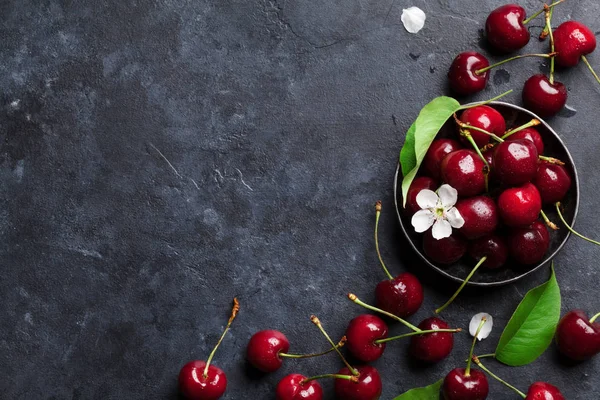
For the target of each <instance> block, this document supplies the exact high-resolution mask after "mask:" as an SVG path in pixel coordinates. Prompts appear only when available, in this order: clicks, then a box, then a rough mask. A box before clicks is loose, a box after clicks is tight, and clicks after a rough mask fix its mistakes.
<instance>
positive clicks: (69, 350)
mask: <svg viewBox="0 0 600 400" xmlns="http://www.w3.org/2000/svg"><path fill="white" fill-rule="evenodd" d="M89 317H90V313H89V311H86V312H85V313H84V314H83V319H82V320H81V321H77V325H78V326H79V327H80V328H79V331H78V332H77V336H75V339H73V341H72V342H71V343H70V344H69V346H67V349H66V350H65V351H64V353H63V355H62V358H61V359H62V361H63V362H66V361H68V359H69V357H71V353H73V348H74V347H75V345H76V344H77V342H78V341H79V338H80V337H81V334H82V332H83V330H84V329H85V327H86V325H87V321H88V319H89ZM96 343H97V342H96Z"/></svg>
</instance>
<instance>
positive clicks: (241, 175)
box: [236, 168, 254, 192]
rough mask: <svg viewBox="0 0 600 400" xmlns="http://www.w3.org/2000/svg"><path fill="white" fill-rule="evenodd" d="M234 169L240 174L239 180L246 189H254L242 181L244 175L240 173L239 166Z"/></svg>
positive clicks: (252, 190)
mask: <svg viewBox="0 0 600 400" xmlns="http://www.w3.org/2000/svg"><path fill="white" fill-rule="evenodd" d="M236 170H237V172H238V173H239V174H240V181H241V182H242V185H244V186H246V187H247V188H248V190H250V191H251V192H254V189H252V188H251V187H250V185H248V184H247V183H246V182H244V175H243V174H242V171H240V169H239V168H236Z"/></svg>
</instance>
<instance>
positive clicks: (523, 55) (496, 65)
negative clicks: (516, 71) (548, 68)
mask: <svg viewBox="0 0 600 400" xmlns="http://www.w3.org/2000/svg"><path fill="white" fill-rule="evenodd" d="M555 55H556V53H555V52H554V50H552V52H551V53H548V54H521V55H519V56H514V57H511V58H507V59H506V60H503V61H500V62H497V63H495V64H492V65H488V66H487V67H485V68H481V69H478V70H476V71H475V75H481V74H483V73H484V72H486V71H489V70H490V69H492V68H495V67H498V66H500V65H502V64H506V63H507V62H511V61H514V60H518V59H519V58H526V57H542V58H554V56H555Z"/></svg>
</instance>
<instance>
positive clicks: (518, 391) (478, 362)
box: [473, 357, 527, 398]
mask: <svg viewBox="0 0 600 400" xmlns="http://www.w3.org/2000/svg"><path fill="white" fill-rule="evenodd" d="M473 362H474V363H475V364H477V366H478V367H479V368H481V369H482V370H484V371H485V372H487V374H488V375H489V376H491V377H492V378H494V379H495V380H497V381H498V382H500V383H502V384H503V385H504V386H506V387H509V388H511V389H512V390H514V391H515V392H517V393H518V394H520V395H521V397H523V398H526V397H527V396H526V395H525V393H523V392H521V391H520V390H519V389H517V388H516V387H514V386H513V385H511V384H510V383H508V382H506V381H504V380H503V379H501V378H500V377H498V376H497V375H496V374H494V373H493V372H492V371H490V370H489V369H487V368H486V367H484V365H483V364H482V363H481V361H479V358H477V357H473Z"/></svg>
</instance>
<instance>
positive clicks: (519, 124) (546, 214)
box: [394, 101, 579, 286]
mask: <svg viewBox="0 0 600 400" xmlns="http://www.w3.org/2000/svg"><path fill="white" fill-rule="evenodd" d="M467 106H468V105H467ZM402 179H403V177H402V173H401V168H400V166H398V169H397V170H396V176H395V181H394V195H395V201H396V211H397V214H398V219H399V221H400V225H401V228H402V231H403V232H404V234H405V235H406V237H407V239H408V242H409V243H410V245H411V246H412V247H413V248H414V250H415V251H416V252H417V254H418V255H419V256H420V257H421V258H422V260H423V261H424V262H425V264H426V265H428V266H430V267H431V268H433V269H434V270H436V271H438V272H439V273H441V274H442V275H444V276H446V277H447V278H450V279H452V280H455V281H458V282H463V281H465V279H468V280H469V282H468V284H470V285H474V286H497V285H504V284H508V283H511V282H514V281H516V280H517V279H520V278H523V277H524V276H526V275H528V274H530V273H532V272H533V271H535V270H537V269H538V268H540V267H542V266H543V265H545V264H546V263H547V262H548V261H549V260H551V259H552V258H553V257H554V256H555V255H556V254H557V253H558V252H559V251H560V250H561V249H562V247H563V246H564V245H565V243H566V241H567V240H568V238H569V235H570V232H569V230H568V229H564V228H563V229H558V227H557V226H556V224H554V223H553V222H552V221H557V222H558V220H559V215H558V212H557V210H556V207H555V205H556V203H557V202H560V204H561V208H562V212H561V213H562V216H563V217H564V218H565V220H566V221H567V222H568V223H569V225H570V226H572V225H573V223H574V222H575V218H576V216H577V209H578V205H579V181H578V178H577V170H576V169H575V164H574V163H573V159H572V157H571V154H570V153H569V151H568V149H567V147H566V146H565V144H564V143H563V141H562V140H561V138H560V136H559V135H558V134H557V133H556V132H555V131H554V130H553V129H552V128H551V127H550V125H548V124H547V123H546V122H545V121H543V120H541V119H540V118H539V117H538V116H536V115H535V114H533V113H532V112H530V111H528V110H526V109H524V108H521V107H518V106H515V105H512V104H509V103H504V102H499V101H494V102H490V103H488V104H485V105H473V106H472V107H469V108H465V110H464V111H462V113H461V114H458V115H455V116H454V117H453V118H450V119H449V120H448V121H447V122H446V123H445V124H444V126H443V127H442V129H441V130H440V131H439V133H438V134H437V136H436V138H435V140H434V141H433V142H432V143H431V145H430V147H429V149H428V150H427V153H426V155H425V158H424V159H423V163H422V164H421V167H420V169H419V172H418V174H417V177H416V178H415V179H414V180H413V181H412V183H411V185H410V187H409V189H408V192H407V195H406V204H405V206H404V207H403V204H404V200H403V198H402V192H401V191H400V187H401V184H402ZM421 192H423V193H422V194H421V195H419V194H420V193H421ZM426 192H427V193H426ZM433 193H436V194H437V195H439V197H437V205H436V201H435V199H431V196H433ZM425 194H429V196H425ZM449 202H450V203H451V204H442V203H449ZM427 203H429V204H427ZM436 206H437V209H436ZM427 207H430V211H426V212H424V211H423V210H424V209H425V208H427ZM417 213H419V214H418V215H417V216H415V214H417ZM436 213H438V214H436ZM446 213H448V217H449V219H448V221H450V222H449V223H450V224H452V223H453V221H452V218H451V217H453V215H450V214H457V215H458V214H460V215H458V217H459V220H460V224H454V228H455V229H453V230H452V234H451V235H450V236H448V237H444V238H441V239H436V238H435V237H434V236H436V235H435V232H434V230H435V229H436V228H437V227H436V226H435V225H434V226H433V227H432V228H429V229H426V230H425V229H416V228H417V227H418V224H415V219H417V220H420V222H421V223H422V222H423V219H430V220H431V221H429V222H430V224H429V225H431V224H432V221H433V220H434V219H436V220H437V219H438V218H440V219H443V217H444V218H445V216H446V215H445V214H446ZM417 222H419V221H417ZM454 222H455V221H454ZM443 223H444V224H447V225H448V224H449V223H448V222H447V221H443ZM426 227H427V225H426ZM456 228H458V229H456ZM417 231H420V232H417ZM438 236H439V235H438ZM474 266H477V268H478V267H479V266H480V268H478V269H477V268H475V269H474ZM475 270H477V273H472V272H473V271H475Z"/></svg>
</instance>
